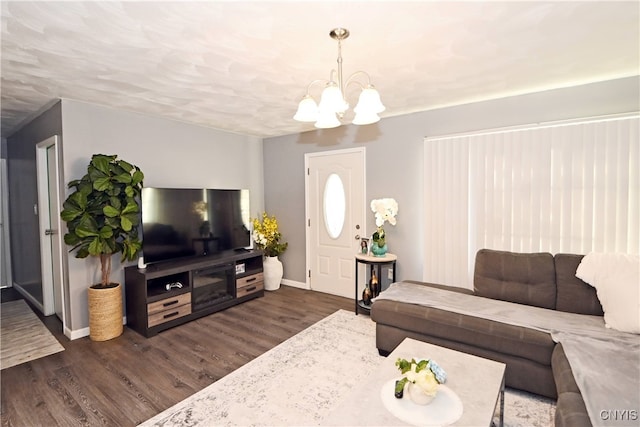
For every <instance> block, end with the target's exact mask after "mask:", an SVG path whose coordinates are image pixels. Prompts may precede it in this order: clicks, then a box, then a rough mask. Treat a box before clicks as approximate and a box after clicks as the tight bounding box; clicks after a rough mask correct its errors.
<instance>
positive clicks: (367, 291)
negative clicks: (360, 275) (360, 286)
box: [362, 283, 373, 306]
mask: <svg viewBox="0 0 640 427" xmlns="http://www.w3.org/2000/svg"><path fill="white" fill-rule="evenodd" d="M372 297H373V295H372V294H371V288H370V287H369V284H368V283H367V284H366V285H365V288H364V291H362V302H363V303H364V305H367V306H370V305H371V298H372Z"/></svg>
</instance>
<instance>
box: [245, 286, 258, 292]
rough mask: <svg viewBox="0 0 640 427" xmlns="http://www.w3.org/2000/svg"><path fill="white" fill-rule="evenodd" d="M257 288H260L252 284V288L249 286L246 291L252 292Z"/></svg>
mask: <svg viewBox="0 0 640 427" xmlns="http://www.w3.org/2000/svg"><path fill="white" fill-rule="evenodd" d="M256 289H258V287H257V286H252V287H250V288H247V290H246V292H251V291H255V290H256Z"/></svg>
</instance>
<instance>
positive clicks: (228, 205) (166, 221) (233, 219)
mask: <svg viewBox="0 0 640 427" xmlns="http://www.w3.org/2000/svg"><path fill="white" fill-rule="evenodd" d="M250 229H251V219H250V209H249V190H218V189H192V188H151V187H145V188H143V189H142V254H143V257H144V262H145V263H155V262H160V261H168V260H173V259H178V258H184V257H199V256H207V255H213V254H217V253H220V252H223V251H229V250H235V249H241V248H246V247H249V246H251V232H250Z"/></svg>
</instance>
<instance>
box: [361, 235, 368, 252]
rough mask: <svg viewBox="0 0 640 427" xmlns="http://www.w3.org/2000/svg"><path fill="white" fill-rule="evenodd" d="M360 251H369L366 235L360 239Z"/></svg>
mask: <svg viewBox="0 0 640 427" xmlns="http://www.w3.org/2000/svg"><path fill="white" fill-rule="evenodd" d="M360 253H361V254H363V255H366V254H368V253H369V239H367V238H366V237H363V238H361V239H360Z"/></svg>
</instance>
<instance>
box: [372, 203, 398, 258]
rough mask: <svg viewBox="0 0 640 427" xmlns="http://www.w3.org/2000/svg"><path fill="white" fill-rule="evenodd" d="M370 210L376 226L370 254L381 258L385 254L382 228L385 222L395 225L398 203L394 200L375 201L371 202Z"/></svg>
mask: <svg viewBox="0 0 640 427" xmlns="http://www.w3.org/2000/svg"><path fill="white" fill-rule="evenodd" d="M371 210H372V211H373V212H374V213H375V215H376V226H377V227H378V229H377V230H376V232H375V233H373V236H372V237H371V240H372V242H373V243H372V244H371V252H372V253H373V255H374V256H379V257H383V256H384V255H385V254H386V253H387V243H386V233H385V231H384V228H382V226H383V225H384V222H385V221H389V224H391V225H396V215H397V214H398V202H396V201H395V199H391V198H385V199H375V200H372V201H371Z"/></svg>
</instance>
